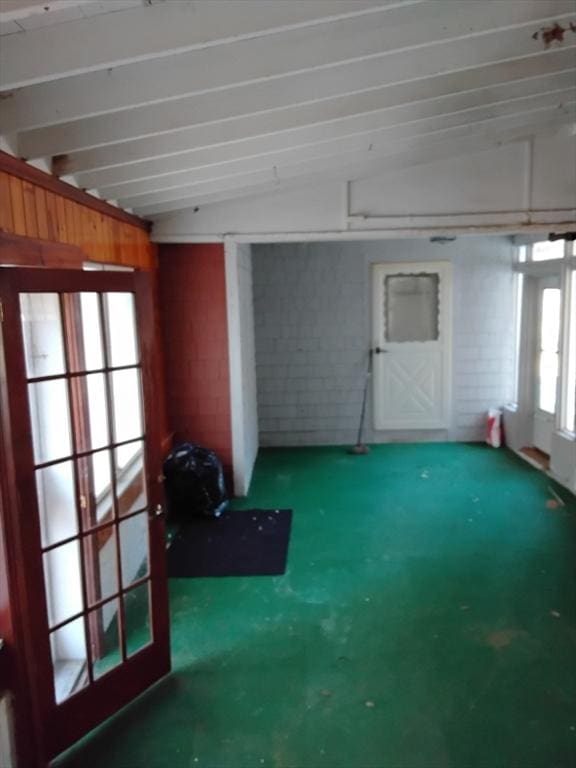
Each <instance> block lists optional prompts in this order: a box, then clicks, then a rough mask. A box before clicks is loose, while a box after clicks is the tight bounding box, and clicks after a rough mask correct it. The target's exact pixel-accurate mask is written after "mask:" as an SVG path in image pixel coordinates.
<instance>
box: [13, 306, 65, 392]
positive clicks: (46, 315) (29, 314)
mask: <svg viewBox="0 0 576 768" xmlns="http://www.w3.org/2000/svg"><path fill="white" fill-rule="evenodd" d="M20 314H21V322H22V334H23V336H24V353H25V356H26V373H27V375H28V378H30V379H32V378H36V377H39V376H58V375H60V374H62V373H65V369H66V364H65V358H64V342H63V337H62V319H61V315H60V298H59V296H58V294H57V293H21V294H20Z"/></svg>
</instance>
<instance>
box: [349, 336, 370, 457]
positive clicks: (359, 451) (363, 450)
mask: <svg viewBox="0 0 576 768" xmlns="http://www.w3.org/2000/svg"><path fill="white" fill-rule="evenodd" d="M373 354H374V351H373V350H372V349H371V350H370V351H369V352H368V366H367V368H366V378H365V381H364V395H363V397H362V411H361V413H360V425H359V427H358V437H357V439H356V445H353V446H352V447H351V448H348V453H350V454H352V455H353V456H364V455H366V454H367V453H370V448H369V447H368V446H367V445H365V444H364V443H363V442H362V433H363V431H364V418H365V416H366V401H367V399H368V384H369V383H370V379H371V377H372V356H373Z"/></svg>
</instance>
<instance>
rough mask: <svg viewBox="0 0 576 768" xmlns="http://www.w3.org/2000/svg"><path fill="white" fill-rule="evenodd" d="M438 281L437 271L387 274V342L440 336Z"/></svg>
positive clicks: (433, 338) (426, 339)
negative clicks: (417, 273) (434, 272)
mask: <svg viewBox="0 0 576 768" xmlns="http://www.w3.org/2000/svg"><path fill="white" fill-rule="evenodd" d="M439 282H440V281H439V277H438V275H437V274H421V275H388V276H387V277H386V278H385V280H384V289H385V290H384V296H385V299H384V300H385V334H386V341H387V342H396V343H401V342H410V341H416V342H422V341H436V340H437V339H438V337H439V326H438V313H439V298H438V297H439Z"/></svg>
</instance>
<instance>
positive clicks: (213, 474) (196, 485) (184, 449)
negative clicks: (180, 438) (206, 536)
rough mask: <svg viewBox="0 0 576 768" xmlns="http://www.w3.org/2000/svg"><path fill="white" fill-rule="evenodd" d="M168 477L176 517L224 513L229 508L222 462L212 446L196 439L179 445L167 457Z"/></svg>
mask: <svg viewBox="0 0 576 768" xmlns="http://www.w3.org/2000/svg"><path fill="white" fill-rule="evenodd" d="M164 477H165V481H164V485H165V489H166V500H167V502H168V516H169V517H170V518H171V519H172V520H186V519H189V518H190V517H194V516H200V515H204V516H206V517H220V515H221V514H222V513H223V512H225V511H226V509H227V508H228V505H229V503H230V501H229V499H228V496H227V494H226V485H225V482H224V470H223V468H222V462H221V461H220V459H219V458H218V456H217V455H216V454H215V453H214V451H210V450H208V448H202V446H200V445H193V444H192V443H182V444H181V445H177V446H176V448H174V449H173V450H172V451H170V453H169V454H168V456H167V457H166V459H165V461H164Z"/></svg>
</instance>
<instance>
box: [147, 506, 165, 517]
mask: <svg viewBox="0 0 576 768" xmlns="http://www.w3.org/2000/svg"><path fill="white" fill-rule="evenodd" d="M165 514H166V512H165V511H164V509H163V507H162V504H156V507H155V509H153V510H150V519H151V520H154V519H155V518H156V517H164V515H165Z"/></svg>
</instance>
